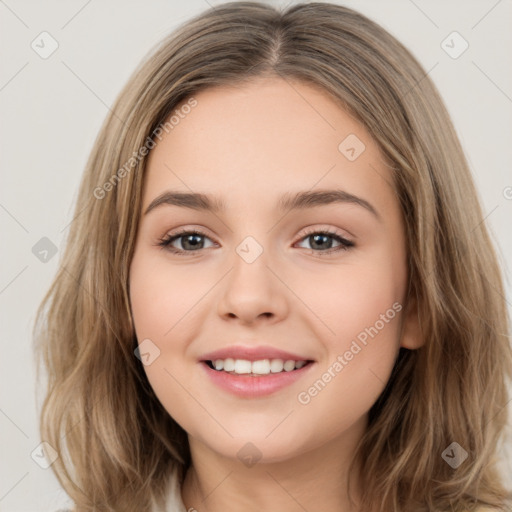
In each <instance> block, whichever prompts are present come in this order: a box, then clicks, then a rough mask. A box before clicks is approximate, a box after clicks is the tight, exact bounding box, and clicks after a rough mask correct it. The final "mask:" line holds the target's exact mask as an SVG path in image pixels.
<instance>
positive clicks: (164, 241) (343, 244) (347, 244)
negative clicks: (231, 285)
mask: <svg viewBox="0 0 512 512" xmlns="http://www.w3.org/2000/svg"><path fill="white" fill-rule="evenodd" d="M185 235H198V236H201V237H205V238H209V237H208V236H207V235H206V234H205V233H203V232H201V231H198V230H196V229H183V230H181V231H178V232H177V233H172V234H170V235H168V236H165V237H163V238H159V239H158V243H157V245H158V246H160V247H161V248H162V249H166V250H168V251H169V252H171V253H173V254H177V255H179V256H185V255H190V254H193V253H196V252H200V251H201V250H200V249H199V250H197V251H184V250H182V249H177V248H176V247H172V246H171V245H170V244H171V243H172V242H174V241H175V240H177V239H179V238H181V237H183V236H185ZM311 235H327V236H330V237H332V238H335V239H336V240H337V241H338V242H340V246H339V247H334V248H330V249H327V250H324V251H322V250H315V249H310V251H311V253H312V254H315V255H318V256H324V255H328V254H332V253H336V252H338V251H348V250H349V249H350V248H351V247H354V246H355V244H354V243H353V242H351V241H350V240H347V239H346V238H343V237H342V236H340V235H338V234H337V233H336V232H334V231H330V230H328V229H322V230H318V229H311V230H309V231H308V232H306V233H305V234H304V235H303V236H302V238H301V239H300V240H299V241H302V240H304V239H305V238H308V237H309V236H311Z"/></svg>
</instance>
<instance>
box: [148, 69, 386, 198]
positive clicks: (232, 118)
mask: <svg viewBox="0 0 512 512" xmlns="http://www.w3.org/2000/svg"><path fill="white" fill-rule="evenodd" d="M194 99H195V101H196V104H195V106H194V107H193V108H191V109H182V106H183V105H185V104H186V101H184V102H182V103H181V105H178V106H177V107H176V109H175V110H174V111H173V112H174V114H175V115H176V114H178V115H177V116H176V117H175V118H174V119H175V120H177V119H178V118H179V122H178V123H177V124H175V125H174V126H173V128H172V130H170V131H169V132H168V133H165V132H164V134H163V136H162V139H161V140H160V141H158V142H157V145H156V146H155V147H154V148H153V149H152V151H151V153H150V156H149V161H148V166H147V170H146V177H145V180H146V185H145V194H144V201H143V203H144V204H143V207H147V205H148V204H149V202H150V201H151V200H152V199H153V198H154V197H155V196H156V195H158V194H159V193H161V192H162V191H163V190H165V189H173V190H181V191H183V192H191V191H198V192H207V193H211V194H212V195H217V196H219V197H220V196H222V197H223V198H224V199H225V202H226V203H227V204H228V205H230V204H233V205H236V204H238V206H242V205H244V204H245V205H247V201H249V202H251V201H252V202H253V203H254V204H256V203H260V204H261V202H262V201H264V200H265V201H266V200H267V199H268V200H272V197H273V196H275V198H276V200H277V196H278V195H279V196H281V195H282V193H283V192H286V191H289V192H290V191H295V190H305V189H306V190H310V189H314V188H334V187H336V188H339V187H343V188H346V189H347V190H348V191H349V192H351V193H353V194H357V195H366V196H368V194H370V195H371V196H372V197H373V198H374V199H375V200H376V201H377V202H380V203H382V202H385V201H388V202H389V201H390V200H391V198H390V197H389V196H390V195H391V196H393V195H394V192H393V187H392V185H391V184H392V177H391V172H390V169H389V168H388V166H387V164H386V161H385V159H384V157H383V155H382V153H381V151H380V150H379V148H378V146H377V144H376V143H375V141H374V140H373V139H372V137H371V136H370V134H369V133H368V131H367V130H366V129H365V128H364V126H363V125H362V124H361V123H359V122H358V121H357V120H356V119H354V118H353V117H352V116H350V115H349V114H348V113H347V112H346V111H345V110H343V109H342V108H341V106H340V104H339V103H338V102H337V101H336V100H335V99H333V98H332V97H330V96H329V95H328V94H327V93H326V92H324V91H323V90H321V89H320V88H319V87H316V86H313V85H310V84H305V83H303V82H298V81H291V80H288V79H287V80H283V79H281V78H260V79H257V80H255V81H253V82H249V83H244V84H239V85H236V86H232V85H230V86H217V87H212V88H209V89H205V90H203V91H201V92H199V93H198V94H195V95H194ZM180 109H181V110H180ZM185 112H186V113H185ZM382 206H385V205H382Z"/></svg>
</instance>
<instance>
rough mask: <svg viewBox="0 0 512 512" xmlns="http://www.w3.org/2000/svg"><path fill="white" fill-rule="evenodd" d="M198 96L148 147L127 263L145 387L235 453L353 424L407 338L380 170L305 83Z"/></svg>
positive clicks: (309, 444) (324, 438) (260, 84)
mask: <svg viewBox="0 0 512 512" xmlns="http://www.w3.org/2000/svg"><path fill="white" fill-rule="evenodd" d="M292 84H293V87H292ZM195 100H196V101H197V104H196V105H195V106H194V107H193V108H190V109H182V110H181V112H185V111H186V112H188V113H187V114H186V115H182V118H181V119H180V122H179V124H176V125H174V127H173V129H172V130H170V131H169V133H165V132H164V135H163V137H162V139H161V140H160V141H158V143H157V145H156V146H155V147H154V148H153V149H152V151H151V153H150V156H149V160H148V167H147V174H146V176H145V185H144V190H143V205H142V212H141V220H140V224H139V230H138V234H137V240H136V246H135V252H134V256H133V260H132V262H131V268H130V300H131V307H132V313H133V319H134V326H135V330H136V335H137V339H138V342H139V345H140V351H141V353H143V354H146V355H145V356H143V357H144V359H143V361H144V364H145V365H144V369H145V372H146V374H147V377H148V379H149V382H150V384H151V386H152V387H153V389H154V391H155V393H156V395H157V396H158V398H159V400H160V401H161V403H162V404H163V406H164V407H165V409H166V410H167V411H168V412H169V414H170V415H171V416H172V417H173V418H174V419H175V420H176V422H178V423H179V424H180V425H181V426H182V427H183V428H184V429H185V430H186V431H187V433H188V434H189V438H190V439H191V440H194V441H196V442H197V443H200V444H201V445H202V446H204V447H207V448H208V449H209V450H212V451H213V452H216V453H217V454H220V455H222V456H224V457H231V458H233V459H235V458H240V457H242V455H243V454H244V451H243V450H245V451H247V450H248V451H249V452H251V450H252V451H253V452H254V453H252V454H251V453H249V455H254V456H257V457H258V458H259V457H261V459H260V460H261V461H262V462H264V461H283V460H286V459H289V458H292V457H294V456H298V455H299V454H300V453H304V452H307V451H310V450H313V449H315V448H318V447H320V446H323V445H326V443H333V442H336V441H337V440H340V439H343V438H344V437H347V436H349V434H350V433H351V432H355V431H358V432H362V429H363V428H364V425H365V424H366V419H367V413H368V410H369V409H370V407H371V406H372V405H373V403H374V402H375V401H376V399H377V398H378V396H379V394H380V393H381V392H382V391H383V389H384V387H385V384H386V382H387V381H388V379H389V376H390V373H391V370H392V367H393V364H394V361H395V358H396V356H397V352H398V349H399V347H400V346H405V347H407V348H416V346H415V344H416V343H417V340H416V337H415V336H414V335H413V334H411V333H413V331H414V329H413V327H412V324H413V323H414V320H413V317H414V315H408V314H406V285H407V267H406V256H407V254H406V243H405V237H404V227H403V223H402V219H401V212H400V207H399V203H398V200H397V197H396V195H395V193H394V190H393V186H392V182H393V179H392V174H391V171H390V169H389V168H388V167H387V166H386V163H385V160H384V158H383V156H382V154H381V152H380V151H379V149H378V147H377V145H376V143H375V142H374V141H373V140H372V138H371V137H370V135H369V133H368V132H367V131H366V130H365V129H364V127H363V126H362V125H361V124H360V123H359V122H357V121H356V120H354V119H353V118H352V117H350V116H349V115H348V114H347V113H346V112H345V111H344V110H342V109H341V108H340V107H339V106H338V105H337V104H336V103H335V102H333V100H332V99H331V98H330V97H329V96H327V95H326V94H325V93H324V92H323V91H321V90H319V89H317V88H314V87H312V86H310V85H306V84H304V83H301V82H286V81H283V80H281V79H278V78H272V79H270V78H266V79H259V80H257V81H254V82H251V83H250V84H244V85H243V86H238V87H216V88H210V89H208V90H205V91H202V92H200V93H199V94H197V95H196V96H195ZM178 110H179V108H178ZM329 191H332V193H329ZM166 193H168V195H167V196H163V194H166ZM172 193H174V194H176V193H178V194H180V193H181V194H188V196H181V197H178V196H176V195H175V196H172V195H171V194H172ZM191 194H192V195H191ZM193 194H204V195H207V196H208V199H209V203H210V206H211V207H212V208H206V206H207V202H206V200H204V198H203V200H198V199H197V198H196V200H193V199H194V197H193ZM300 194H307V195H306V196H304V197H303V198H302V200H298V201H295V202H294V201H293V200H294V199H297V198H298V197H299V198H300ZM285 201H286V202H285ZM221 205H222V208H221ZM214 206H217V207H218V208H217V209H214V208H213V207H214ZM148 209H149V211H147V210H148ZM146 211H147V213H146ZM191 232H192V233H191ZM163 244H166V245H163ZM210 360H211V361H212V362H211V363H209V362H208V361H210ZM281 360H282V362H280V361H281ZM286 361H292V362H291V363H290V362H288V363H286ZM293 362H295V364H294V363H293ZM212 366H213V368H212ZM215 366H216V367H217V368H219V369H218V370H217V369H215ZM283 366H284V367H283ZM220 368H222V369H220ZM233 368H234V370H233ZM292 368H294V369H292ZM226 370H227V371H226ZM280 370H282V371H280ZM240 372H242V373H240ZM243 372H249V373H243ZM247 443H252V444H251V445H248V444H247ZM241 449H242V452H240V450H241Z"/></svg>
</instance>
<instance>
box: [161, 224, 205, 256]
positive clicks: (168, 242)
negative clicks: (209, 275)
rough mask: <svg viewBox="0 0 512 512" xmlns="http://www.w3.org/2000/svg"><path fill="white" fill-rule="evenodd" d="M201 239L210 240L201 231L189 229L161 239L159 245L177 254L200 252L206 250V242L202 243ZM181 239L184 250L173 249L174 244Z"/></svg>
mask: <svg viewBox="0 0 512 512" xmlns="http://www.w3.org/2000/svg"><path fill="white" fill-rule="evenodd" d="M201 238H206V239H209V238H208V237H207V236H206V235H205V234H204V233H202V232H201V231H197V230H195V229H188V230H183V231H180V232H178V233H174V234H172V235H168V236H165V237H164V238H161V239H160V240H159V242H158V245H159V246H161V247H162V248H165V249H167V250H168V251H170V252H172V253H175V254H185V253H191V252H198V250H200V249H204V247H203V246H204V241H203V242H202V241H201V240H200V239H201ZM180 239H182V241H181V242H180V245H181V247H182V248H181V249H179V248H177V247H173V245H172V244H173V243H174V242H175V241H176V240H180Z"/></svg>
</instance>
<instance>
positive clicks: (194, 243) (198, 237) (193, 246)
mask: <svg viewBox="0 0 512 512" xmlns="http://www.w3.org/2000/svg"><path fill="white" fill-rule="evenodd" d="M193 238H195V239H196V242H192V244H191V247H192V248H197V247H198V245H200V243H201V242H200V241H197V239H200V238H201V236H200V235H188V236H187V237H185V243H184V246H186V244H189V243H190V240H191V239H193Z"/></svg>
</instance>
